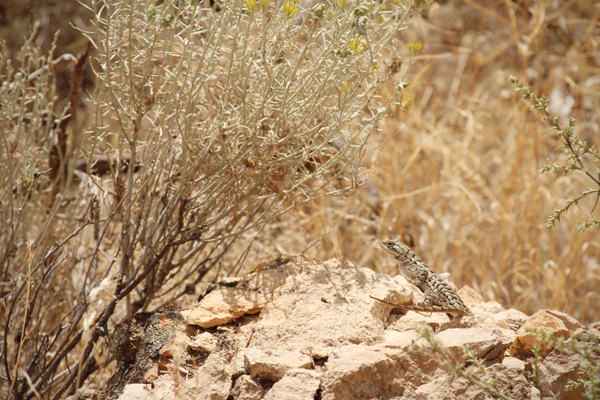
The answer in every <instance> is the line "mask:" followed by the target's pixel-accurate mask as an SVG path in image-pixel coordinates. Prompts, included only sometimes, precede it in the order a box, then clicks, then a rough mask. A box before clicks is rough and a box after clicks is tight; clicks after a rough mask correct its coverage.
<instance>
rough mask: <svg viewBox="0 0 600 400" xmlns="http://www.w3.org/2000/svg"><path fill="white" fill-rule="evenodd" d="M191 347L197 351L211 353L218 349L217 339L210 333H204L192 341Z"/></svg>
mask: <svg viewBox="0 0 600 400" xmlns="http://www.w3.org/2000/svg"><path fill="white" fill-rule="evenodd" d="M189 346H190V348H191V349H192V350H195V351H201V352H204V353H211V352H213V351H214V350H215V349H216V348H217V338H215V337H214V336H213V335H212V334H211V333H210V332H202V333H199V334H198V335H196V336H195V337H194V338H193V339H192V340H191V341H190V343H189Z"/></svg>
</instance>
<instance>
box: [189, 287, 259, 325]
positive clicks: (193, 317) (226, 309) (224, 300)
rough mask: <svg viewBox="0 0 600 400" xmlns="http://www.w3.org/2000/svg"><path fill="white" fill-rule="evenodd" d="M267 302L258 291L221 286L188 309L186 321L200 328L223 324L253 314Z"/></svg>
mask: <svg viewBox="0 0 600 400" xmlns="http://www.w3.org/2000/svg"><path fill="white" fill-rule="evenodd" d="M266 303H267V299H265V298H264V296H262V295H260V294H259V293H258V292H254V293H253V292H245V291H241V290H239V289H237V288H233V287H227V286H222V287H218V288H216V289H215V290H213V291H212V292H210V293H209V294H207V295H206V296H205V297H204V298H203V299H202V301H201V302H200V304H198V305H197V306H196V307H194V308H193V309H192V310H190V312H189V314H188V315H187V323H188V324H190V325H198V326H201V327H202V328H212V327H213V326H217V325H223V324H226V323H228V322H230V321H231V320H232V319H235V318H239V317H241V316H242V315H244V314H255V313H257V312H259V311H260V310H261V309H262V308H263V307H264V305H265V304H266Z"/></svg>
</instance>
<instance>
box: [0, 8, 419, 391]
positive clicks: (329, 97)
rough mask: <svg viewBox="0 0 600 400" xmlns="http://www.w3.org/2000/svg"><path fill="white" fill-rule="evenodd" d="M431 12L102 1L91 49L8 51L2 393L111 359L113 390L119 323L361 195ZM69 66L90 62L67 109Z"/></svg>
mask: <svg viewBox="0 0 600 400" xmlns="http://www.w3.org/2000/svg"><path fill="white" fill-rule="evenodd" d="M417 8H418V4H417V3H413V2H408V3H406V4H405V3H401V4H397V3H395V2H382V3H374V2H373V3H371V2H364V3H361V2H354V3H350V2H344V1H336V2H324V3H319V4H316V5H310V4H306V5H305V4H300V3H299V2H298V1H296V0H289V1H285V2H269V1H266V0H265V1H261V2H259V3H256V2H255V1H254V0H248V1H246V2H240V1H233V0H231V1H221V2H218V4H217V5H216V6H215V7H214V8H212V9H211V8H203V7H202V6H201V5H198V4H194V3H190V2H163V3H159V4H154V2H144V1H127V2H125V1H122V2H117V1H109V0H107V1H91V2H90V3H89V4H88V10H89V11H90V12H91V13H92V15H93V19H92V21H91V23H90V24H89V26H88V27H86V28H84V29H83V30H82V34H83V35H85V36H86V37H88V38H89V40H90V42H91V43H92V45H93V47H94V49H95V50H93V51H92V52H91V53H88V51H89V50H90V49H89V48H88V50H87V51H85V52H84V53H82V54H81V55H79V56H78V57H74V56H71V55H63V56H61V57H59V58H56V59H55V58H54V57H55V56H54V47H53V49H52V51H51V52H50V53H49V54H48V55H46V54H41V51H40V50H39V47H38V46H36V45H35V43H34V41H33V39H30V40H29V41H28V42H27V43H26V44H25V46H24V48H23V51H22V52H21V54H22V55H23V59H22V60H21V62H20V69H19V71H18V72H17V71H14V70H13V67H12V66H11V62H10V61H9V60H7V59H6V58H5V57H4V56H3V57H2V59H1V60H0V80H1V81H2V86H1V88H0V124H1V126H2V130H1V135H2V138H1V139H2V142H1V143H0V157H2V161H1V162H2V165H3V166H6V168H5V171H6V173H5V174H3V175H2V176H1V177H0V183H1V186H0V200H1V203H0V204H1V209H0V214H1V215H2V222H1V224H2V225H1V226H0V227H1V230H0V243H2V248H0V273H1V274H2V277H3V281H2V282H3V284H2V287H1V289H0V290H1V292H0V300H1V302H2V307H3V308H2V314H0V315H1V317H2V326H3V327H4V329H3V330H2V337H3V346H2V350H1V357H0V365H1V366H2V371H3V377H2V379H3V381H2V382H3V383H2V386H1V388H2V393H3V394H5V395H6V396H7V397H8V398H25V399H31V398H33V397H41V398H53V399H58V398H60V396H62V395H64V394H69V393H73V391H74V390H75V389H76V388H77V387H80V386H81V385H83V384H84V382H86V380H88V378H90V377H94V376H95V375H94V374H96V373H97V371H100V372H102V374H100V375H99V376H100V378H99V379H98V380H97V381H96V384H99V385H102V379H104V378H105V374H106V370H105V369H104V367H106V366H107V364H108V363H109V362H110V361H111V358H110V357H109V356H108V355H107V354H106V346H105V341H104V339H102V337H103V336H105V335H106V334H107V332H108V331H110V330H111V329H112V327H113V326H114V324H115V323H119V322H124V321H129V320H130V319H131V318H132V317H133V315H134V314H135V313H137V312H138V311H147V310H152V309H153V308H155V307H158V306H161V305H163V304H169V303H173V301H174V300H176V299H179V298H181V297H183V296H186V295H188V296H189V297H188V298H187V299H188V300H189V299H191V298H192V297H191V295H193V294H194V293H195V288H196V285H197V284H198V283H199V282H200V281H202V280H206V279H207V278H208V277H214V276H219V275H223V274H233V273H237V271H239V270H240V269H241V268H242V267H243V266H244V265H246V264H245V263H244V260H245V258H246V256H247V254H248V251H247V249H249V247H248V243H244V241H239V240H238V239H240V238H242V239H250V240H249V243H250V244H252V242H253V241H254V238H256V237H258V236H259V235H260V234H261V232H263V231H264V230H265V229H270V228H268V225H269V223H270V222H274V221H276V219H277V218H278V217H280V216H281V215H283V214H284V213H286V212H288V211H289V210H291V209H293V208H295V207H298V206H301V205H304V204H307V203H308V202H311V201H314V200H316V199H319V198H324V197H326V196H328V195H338V196H341V195H348V194H350V193H352V192H354V191H356V190H357V189H358V188H360V187H361V186H362V185H363V184H364V179H365V178H366V173H365V171H364V170H363V169H362V166H363V164H364V157H365V155H366V153H367V148H366V141H367V139H368V138H369V136H371V135H373V134H376V133H377V132H378V130H380V129H381V127H382V125H381V120H382V118H383V117H384V116H385V115H386V114H387V113H388V112H389V110H390V108H391V107H393V106H394V105H397V106H398V107H401V108H404V109H405V108H407V107H408V106H410V105H411V104H412V103H411V100H410V99H408V100H406V99H404V98H403V97H402V95H398V93H397V92H391V93H389V95H387V96H383V97H382V96H381V95H380V93H381V88H382V87H383V86H384V85H385V84H386V82H387V81H388V80H389V78H390V76H391V71H390V69H389V68H385V64H384V61H385V60H386V58H387V57H388V54H395V53H397V52H399V51H400V47H402V48H404V46H405V44H404V43H403V42H402V41H401V40H399V39H398V31H399V30H401V29H404V28H406V26H407V25H408V22H409V21H410V18H411V16H412V14H413V13H414V12H416V11H417ZM34 36H35V35H32V38H33V37H34ZM414 46H416V44H413V51H412V52H411V54H412V55H411V57H410V59H409V61H408V62H407V63H406V65H405V68H404V69H403V74H404V77H406V74H407V69H408V67H409V66H410V64H411V63H412V60H413V58H414V55H415V53H416V50H415V49H414ZM88 56H89V57H91V58H92V59H93V62H92V63H91V66H92V68H93V71H94V73H95V76H96V83H95V89H94V91H93V93H87V94H86V93H84V95H83V96H84V97H85V98H87V99H88V103H87V108H85V109H84V108H83V107H81V105H80V97H81V88H82V85H83V76H84V66H85V65H86V61H87V59H88ZM63 61H69V62H70V61H75V65H74V67H73V71H74V72H73V77H72V79H71V89H70V94H69V103H68V104H67V105H66V106H64V107H59V106H58V105H57V102H58V100H57V95H56V88H55V86H56V77H55V74H54V66H55V64H57V63H58V62H63ZM400 89H402V88H401V87H400ZM81 115H84V116H85V118H84V119H85V121H84V128H81V127H80V126H79V125H78V124H76V122H77V120H78V117H77V116H81ZM248 235H249V237H248ZM247 241H248V240H246V242H247ZM233 249H235V250H233ZM240 249H242V250H240ZM90 379H91V378H90ZM87 382H88V384H89V383H90V382H91V381H90V380H88V381H87Z"/></svg>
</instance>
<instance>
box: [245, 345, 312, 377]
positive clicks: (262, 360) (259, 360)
mask: <svg viewBox="0 0 600 400" xmlns="http://www.w3.org/2000/svg"><path fill="white" fill-rule="evenodd" d="M245 363H246V370H247V371H248V372H250V374H251V375H252V376H253V377H255V378H257V379H267V380H270V381H278V380H280V379H281V378H283V376H284V375H285V373H286V372H287V371H289V370H291V369H293V368H310V367H311V366H312V359H311V358H310V357H309V356H307V355H306V354H302V353H300V352H299V351H289V350H280V349H277V350H273V351H265V350H263V349H260V348H258V347H250V348H248V349H246V353H245Z"/></svg>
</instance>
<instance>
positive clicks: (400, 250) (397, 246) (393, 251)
mask: <svg viewBox="0 0 600 400" xmlns="http://www.w3.org/2000/svg"><path fill="white" fill-rule="evenodd" d="M379 244H380V245H381V247H383V250H385V251H386V253H388V254H389V255H391V256H392V257H394V258H395V259H397V260H398V261H400V262H404V261H412V260H414V259H415V258H416V255H415V253H413V251H412V250H411V249H410V248H409V247H408V246H407V245H405V244H404V243H402V242H401V241H399V240H398V239H392V240H382V241H380V242H379Z"/></svg>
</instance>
